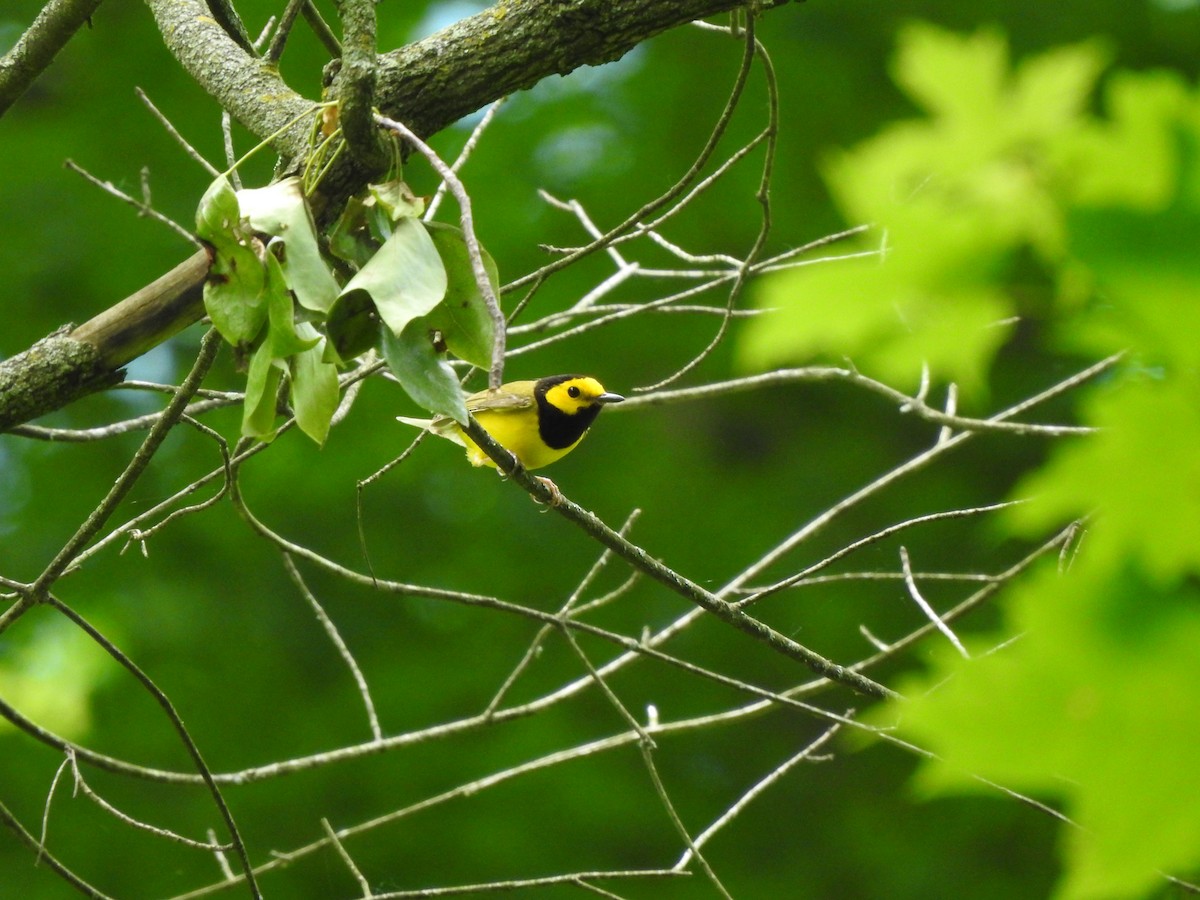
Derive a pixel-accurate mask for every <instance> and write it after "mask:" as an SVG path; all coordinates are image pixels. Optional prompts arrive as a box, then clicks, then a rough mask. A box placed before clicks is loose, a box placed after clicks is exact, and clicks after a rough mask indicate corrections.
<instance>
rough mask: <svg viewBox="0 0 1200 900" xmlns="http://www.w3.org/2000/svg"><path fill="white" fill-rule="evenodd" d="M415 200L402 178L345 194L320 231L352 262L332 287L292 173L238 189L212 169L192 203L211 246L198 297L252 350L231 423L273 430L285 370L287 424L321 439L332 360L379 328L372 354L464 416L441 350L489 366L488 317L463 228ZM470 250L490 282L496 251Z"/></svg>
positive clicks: (357, 350) (412, 389) (365, 346)
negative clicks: (430, 216) (377, 349)
mask: <svg viewBox="0 0 1200 900" xmlns="http://www.w3.org/2000/svg"><path fill="white" fill-rule="evenodd" d="M424 208H425V205H424V202H423V201H422V200H421V199H419V198H417V197H415V196H414V195H413V194H412V192H411V191H410V190H409V189H408V187H407V185H405V184H404V183H403V182H401V181H390V182H387V183H385V184H378V185H371V187H370V188H369V190H368V191H367V192H366V196H365V197H363V198H358V199H355V200H353V201H351V203H350V204H348V205H347V207H346V211H345V212H344V213H343V215H342V216H341V217H340V218H339V220H338V222H337V223H336V224H335V225H334V227H333V229H332V230H331V234H330V236H329V247H330V252H331V254H332V256H333V257H334V259H335V260H340V261H341V264H348V265H349V266H350V268H351V269H353V270H355V271H353V274H351V275H350V277H349V278H348V279H347V280H346V283H345V285H344V286H339V281H338V279H337V277H336V276H335V274H334V263H333V262H331V261H327V260H326V259H325V258H324V256H323V255H322V253H321V249H320V242H319V241H318V237H317V234H316V229H315V227H314V225H313V219H312V215H311V214H310V212H309V209H308V205H307V203H306V201H305V198H304V194H303V190H302V186H301V182H300V180H299V179H297V178H288V179H284V180H283V181H279V182H276V183H274V184H272V185H270V186H268V187H265V188H257V189H250V190H243V191H237V192H235V191H234V190H233V188H232V187H231V186H230V185H229V182H228V181H227V180H226V178H225V177H224V176H221V177H219V178H218V179H217V180H216V181H215V182H213V184H212V186H210V188H209V189H208V191H207V192H206V193H205V195H204V197H203V199H202V200H201V203H200V208H199V209H198V210H197V213H196V225H197V231H198V233H199V235H200V237H201V238H202V239H203V240H205V241H206V242H207V243H208V244H209V246H210V247H211V248H212V252H213V255H214V264H213V273H214V277H212V278H210V279H209V282H208V283H207V284H206V285H205V294H204V297H205V305H206V308H207V310H208V312H209V315H210V316H211V317H212V320H213V323H214V325H216V327H217V330H218V331H220V333H221V335H222V336H223V337H224V338H225V339H226V340H228V341H229V342H230V343H231V344H233V345H234V346H235V347H237V348H238V350H239V352H243V353H244V352H246V351H247V350H250V351H252V355H251V360H250V366H249V370H248V373H247V378H246V400H245V403H244V407H243V417H242V434H243V435H246V436H249V437H256V438H259V439H261V440H271V439H272V438H273V437H274V434H275V418H276V406H277V396H278V393H279V389H280V386H281V385H282V384H283V379H284V376H285V375H286V376H287V388H288V394H289V400H290V403H291V406H292V409H293V410H294V411H295V416H296V423H297V425H298V426H299V427H300V429H301V430H302V431H303V432H304V433H305V434H307V435H308V436H309V437H310V438H312V439H313V440H314V441H316V442H317V443H318V444H322V443H324V441H325V438H326V436H327V435H328V433H329V427H330V422H331V421H332V418H333V413H334V411H335V410H336V409H337V404H338V394H339V386H338V378H337V365H338V364H340V363H343V362H345V361H348V360H350V359H353V358H354V357H356V356H359V355H360V354H362V353H365V352H366V351H367V350H369V349H371V348H372V347H374V346H376V345H378V344H379V335H380V333H381V331H382V334H383V336H384V338H383V345H382V349H383V351H384V358H385V359H386V360H387V362H388V365H389V366H390V367H391V368H392V370H393V372H394V373H395V374H396V376H397V378H399V380H400V383H401V384H402V385H403V386H404V388H405V390H406V391H407V392H408V393H409V395H410V396H411V397H412V398H413V399H414V400H416V401H417V402H418V403H420V404H421V405H422V406H424V407H426V408H427V409H429V410H431V411H433V412H436V413H442V414H445V415H449V416H453V417H454V418H455V419H458V420H459V421H463V422H465V420H466V408H465V406H464V405H463V399H462V393H461V391H460V390H459V387H458V377H457V376H456V375H455V374H454V371H453V369H451V368H450V367H449V365H448V364H447V363H446V360H445V352H444V351H445V349H446V348H449V349H450V350H451V351H452V352H453V353H455V354H456V355H458V356H459V357H460V358H461V359H463V360H466V361H467V362H470V363H472V364H474V365H477V366H487V365H489V364H490V362H491V352H492V338H493V334H494V323H493V320H492V317H491V315H490V313H489V312H488V309H487V305H486V303H485V301H484V299H483V295H482V293H481V292H480V290H479V286H478V283H477V281H476V278H475V272H474V269H473V267H472V265H471V259H470V254H469V253H468V250H467V246H466V241H465V238H464V237H463V233H462V231H461V230H460V229H458V228H454V227H452V226H449V225H438V224H432V223H430V224H427V223H424V222H422V221H421V219H420V218H419V217H420V215H421V214H422V213H423V212H424ZM481 252H482V260H483V264H484V268H485V270H486V271H487V274H488V278H489V279H490V281H491V284H492V288H493V290H494V289H496V288H497V287H498V284H499V275H498V272H497V268H496V264H495V261H494V260H493V259H492V258H491V256H490V255H489V254H487V252H486V251H481ZM339 265H340V264H339ZM293 298H294V299H293ZM381 322H382V325H383V327H382V329H381V328H380V323H381ZM264 325H265V326H266V330H265V331H264V330H263V326H264Z"/></svg>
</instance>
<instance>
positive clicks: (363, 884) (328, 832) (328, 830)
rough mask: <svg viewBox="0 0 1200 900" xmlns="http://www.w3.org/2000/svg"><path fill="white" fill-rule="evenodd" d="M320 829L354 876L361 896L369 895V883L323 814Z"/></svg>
mask: <svg viewBox="0 0 1200 900" xmlns="http://www.w3.org/2000/svg"><path fill="white" fill-rule="evenodd" d="M321 829H322V830H323V831H324V832H325V836H326V837H328V838H329V842H330V843H331V844H333V848H334V849H335V850H336V851H337V854H338V857H339V858H340V859H341V860H342V862H343V863H344V864H345V866H346V868H347V869H349V870H350V874H351V875H353V876H354V880H355V881H357V882H358V886H359V888H361V889H362V895H363V897H367V898H369V897H371V896H372V895H371V883H370V882H369V881H367V879H366V878H365V877H364V876H363V873H362V871H361V870H359V868H358V866H357V865H355V863H354V859H353V858H352V857H351V856H350V854H349V853H348V852H347V851H346V848H345V847H344V846H343V845H342V842H341V840H340V839H339V838H338V836H337V832H336V831H334V830H333V826H332V825H330V824H329V820H328V819H326V818H325V817H324V816H322V817H321Z"/></svg>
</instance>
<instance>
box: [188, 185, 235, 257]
mask: <svg viewBox="0 0 1200 900" xmlns="http://www.w3.org/2000/svg"><path fill="white" fill-rule="evenodd" d="M240 224H241V212H240V210H239V207H238V200H237V193H236V192H235V191H234V190H233V187H232V185H230V183H229V179H227V178H226V177H225V176H224V175H219V176H217V178H216V180H215V181H213V183H212V184H210V185H209V186H208V189H207V190H206V191H205V192H204V196H202V197H201V198H200V205H199V206H198V207H196V234H197V235H198V236H199V237H200V238H201V239H202V240H205V241H208V242H209V243H210V244H223V243H227V242H229V241H233V240H236V238H235V233H236V232H237V231H238V228H239V226H240Z"/></svg>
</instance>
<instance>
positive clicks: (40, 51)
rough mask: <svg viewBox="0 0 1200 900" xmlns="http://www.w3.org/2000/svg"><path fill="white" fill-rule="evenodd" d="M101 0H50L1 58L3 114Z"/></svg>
mask: <svg viewBox="0 0 1200 900" xmlns="http://www.w3.org/2000/svg"><path fill="white" fill-rule="evenodd" d="M99 5H100V0H50V2H49V3H47V4H46V5H45V6H44V7H43V8H42V11H41V12H40V13H38V16H37V18H36V19H34V20H33V24H32V25H30V26H29V28H28V30H27V31H26V32H25V33H24V34H23V35H21V38H20V40H18V41H17V43H16V45H15V46H14V47H13V48H12V49H11V50H9V51H8V52H7V53H5V54H4V56H3V57H0V116H2V115H4V113H5V112H6V111H7V110H8V108H9V107H10V106H12V105H13V104H14V103H16V102H17V98H19V97H20V96H21V95H22V94H23V93H25V91H26V89H27V88H28V87H29V86H30V85H31V84H33V82H34V80H35V79H36V78H37V77H38V76H39V75H40V74H42V72H43V71H44V70H45V68H46V67H47V66H48V65H50V63H51V62H53V61H54V57H55V56H57V55H58V51H59V50H61V49H62V48H63V47H64V46H65V45H66V43H67V41H69V40H70V39H71V35H73V34H74V33H75V32H76V31H78V30H79V28H80V26H82V25H83V23H84V22H86V21H88V19H89V18H90V17H91V15H92V13H94V12H95V11H96V7H97V6H99Z"/></svg>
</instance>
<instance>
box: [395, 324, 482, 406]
mask: <svg viewBox="0 0 1200 900" xmlns="http://www.w3.org/2000/svg"><path fill="white" fill-rule="evenodd" d="M381 330H382V332H383V342H382V349H383V358H384V359H385V360H387V364H388V368H389V369H391V370H392V374H393V375H395V376H396V378H397V380H398V381H399V382H400V386H401V387H403V388H404V390H405V391H406V392H407V393H408V396H410V397H412V398H413V400H415V401H416V402H417V404H418V405H420V406H421V407H423V408H424V409H427V410H429V411H430V412H433V413H437V414H440V415H443V416H449V417H450V418H452V419H454V421H456V422H458V423H459V424H460V425H466V424H467V405H466V403H465V402H464V400H463V393H462V388H461V387H459V384H458V376H457V375H455V374H454V370H453V369H452V368H450V366H449V365H447V363H446V362H445V361H444V360H443V359H442V357H441V355H440V354H438V353H437V351H436V350H434V347H433V344H432V342H431V341H430V339H429V333H428V331H427V330H426V329H425V328H423V327H422V326H421V324H420V323H419V322H414V323H413V324H412V325H411V326H409V327H408V328H406V329H405V330H404V332H403V333H401V335H400V336H399V337H396V336H395V335H393V334H392V333H391V331H390V330H389V329H387V328H383V329H381Z"/></svg>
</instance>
